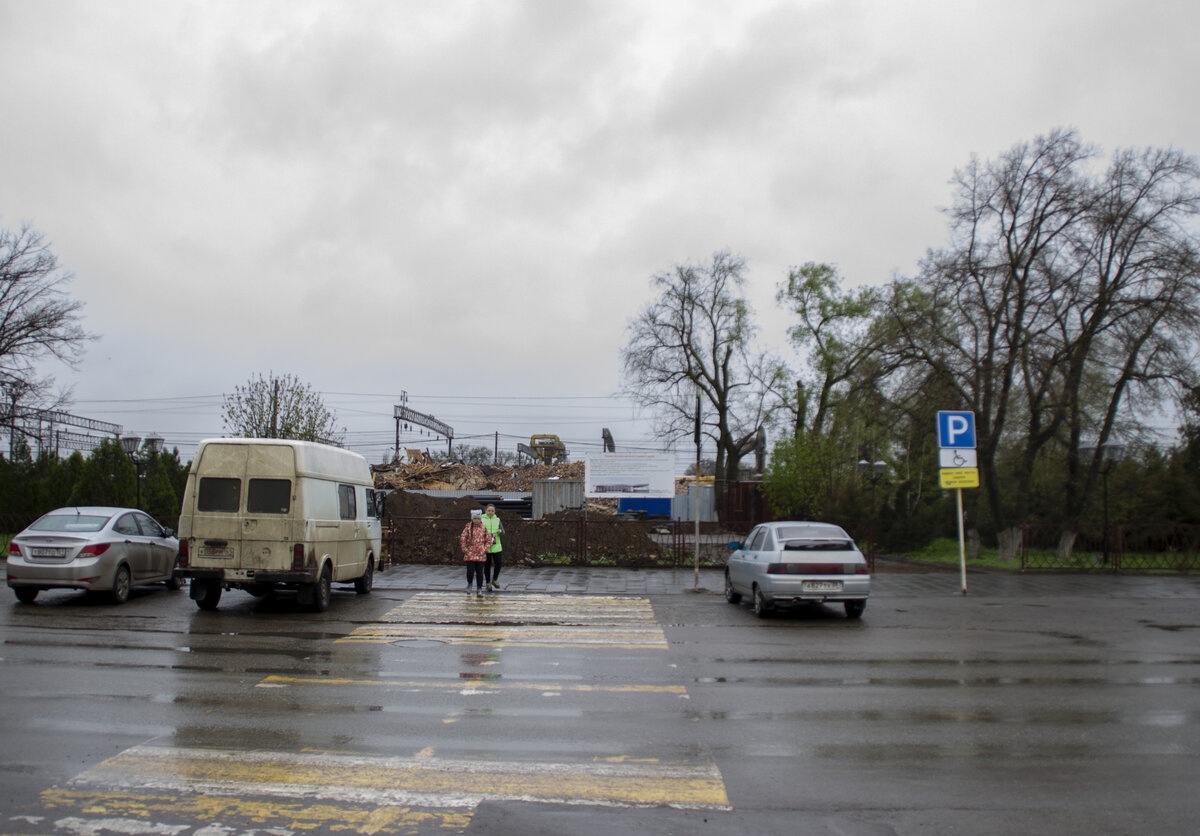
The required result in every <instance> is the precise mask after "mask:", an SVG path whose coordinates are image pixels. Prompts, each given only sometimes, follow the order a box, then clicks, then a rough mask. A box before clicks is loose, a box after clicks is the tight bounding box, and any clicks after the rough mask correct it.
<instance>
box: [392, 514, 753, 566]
mask: <svg viewBox="0 0 1200 836" xmlns="http://www.w3.org/2000/svg"><path fill="white" fill-rule="evenodd" d="M463 526H464V523H463V521H462V520H461V519H454V520H447V519H440V518H434V517H428V518H427V517H400V518H390V519H388V520H387V521H386V522H385V524H384V531H383V533H384V545H383V553H384V555H385V563H387V564H408V563H414V564H457V563H461V562H462V552H461V551H460V550H459V547H458V536H459V533H460V532H461V531H462V529H463ZM504 528H505V533H504V535H503V538H502V543H503V546H504V562H505V564H506V565H509V566H512V565H516V564H517V563H521V564H524V565H527V566H624V567H680V566H692V565H693V564H694V563H695V560H696V543H697V540H696V529H695V523H691V522H681V521H674V520H617V519H612V518H608V517H604V518H592V519H585V518H583V517H579V518H571V519H542V520H505V521H504ZM739 528H746V527H738V526H726V525H723V524H720V523H703V524H701V530H700V539H699V544H700V549H699V554H700V565H701V566H705V567H714V566H724V565H725V558H726V555H728V553H729V542H730V541H731V540H741V539H742V537H743V536H744V535H745V531H740V530H738V529H739Z"/></svg>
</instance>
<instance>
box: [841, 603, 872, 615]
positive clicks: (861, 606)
mask: <svg viewBox="0 0 1200 836" xmlns="http://www.w3.org/2000/svg"><path fill="white" fill-rule="evenodd" d="M845 607H846V618H859V617H860V616H862V614H863V610H865V609H866V608H867V602H866V601H847V602H846V604H845Z"/></svg>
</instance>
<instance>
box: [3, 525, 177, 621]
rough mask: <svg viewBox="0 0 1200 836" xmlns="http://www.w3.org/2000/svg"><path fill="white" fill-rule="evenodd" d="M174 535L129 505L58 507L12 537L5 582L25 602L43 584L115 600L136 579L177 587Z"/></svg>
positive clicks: (126, 595)
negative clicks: (99, 594) (107, 596)
mask: <svg viewBox="0 0 1200 836" xmlns="http://www.w3.org/2000/svg"><path fill="white" fill-rule="evenodd" d="M173 535H174V532H173V531H171V530H170V529H167V528H163V527H162V526H161V525H159V524H158V523H157V522H155V520H154V519H153V518H152V517H151V516H150V515H149V514H146V513H145V512H143V511H138V510H137V509H134V508H107V507H79V508H59V509H57V510H55V511H51V512H50V513H48V514H45V515H43V516H42V517H39V518H38V519H37V520H36V521H35V522H34V523H33V524H31V525H30V526H29V527H28V528H26V529H25V530H24V531H22V532H21V533H20V534H18V535H17V536H16V537H14V538H13V539H12V543H10V544H9V547H8V585H9V586H10V587H12V590H13V592H14V593H15V594H16V596H17V600H19V601H22V602H24V603H27V604H28V603H30V602H32V601H33V599H35V598H36V597H37V595H38V593H39V592H41V591H42V590H43V589H86V590H89V591H99V592H107V593H108V594H109V596H110V597H111V598H112V600H113V602H114V603H117V604H123V603H124V602H125V601H126V600H127V599H128V598H129V592H130V590H131V589H132V588H133V587H134V586H137V585H140V584H149V583H165V584H166V586H167V588H168V589H178V588H179V585H180V582H179V579H178V578H177V577H176V575H175V560H176V557H177V556H178V554H179V541H178V540H177V539H175V537H174V536H173Z"/></svg>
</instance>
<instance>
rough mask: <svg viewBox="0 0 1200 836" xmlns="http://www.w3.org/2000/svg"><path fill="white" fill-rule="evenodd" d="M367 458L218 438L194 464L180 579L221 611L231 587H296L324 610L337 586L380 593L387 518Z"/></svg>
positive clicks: (183, 522)
mask: <svg viewBox="0 0 1200 836" xmlns="http://www.w3.org/2000/svg"><path fill="white" fill-rule="evenodd" d="M376 505H377V503H376V501H375V488H374V482H373V480H372V478H371V468H370V466H369V465H368V464H367V460H366V459H364V458H363V457H362V456H360V455H358V454H357V453H352V452H350V451H349V450H343V449H341V448H339V447H331V446H329V445H326V444H316V443H313V442H308V441H285V440H278V439H262V438H213V439H207V440H205V441H201V442H200V445H199V447H198V448H197V449H196V456H195V458H193V459H192V465H191V468H190V469H189V470H188V476H187V485H186V486H185V487H184V490H183V507H182V509H181V510H180V514H179V534H178V536H179V567H178V571H177V574H178V575H179V576H180V577H185V578H190V579H191V597H192V600H194V601H195V602H196V606H198V607H199V608H200V609H202V610H214V609H216V608H217V604H218V603H219V602H220V600H221V592H222V590H225V589H243V590H245V591H247V592H249V593H250V594H251V595H255V596H264V595H269V594H272V593H273V592H274V591H275V590H277V589H295V590H296V592H297V595H298V597H299V602H300V604H301V605H302V606H307V607H309V608H311V609H313V610H315V611H317V612H323V611H324V610H325V609H326V608H327V607H328V606H329V596H330V591H331V585H332V584H334V583H350V582H352V583H353V584H354V589H355V591H356V592H358V593H359V594H360V595H365V594H367V593H369V592H370V591H371V586H372V583H373V581H374V575H375V568H376V567H377V565H378V561H379V554H380V523H379V517H378V513H377V507H376Z"/></svg>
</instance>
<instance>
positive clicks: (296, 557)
mask: <svg viewBox="0 0 1200 836" xmlns="http://www.w3.org/2000/svg"><path fill="white" fill-rule="evenodd" d="M292 568H293V569H303V568H304V544H303V543H297V544H296V545H294V546H292Z"/></svg>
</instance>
